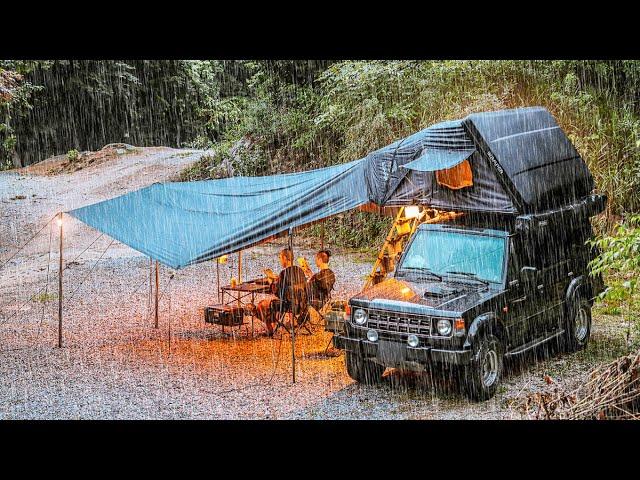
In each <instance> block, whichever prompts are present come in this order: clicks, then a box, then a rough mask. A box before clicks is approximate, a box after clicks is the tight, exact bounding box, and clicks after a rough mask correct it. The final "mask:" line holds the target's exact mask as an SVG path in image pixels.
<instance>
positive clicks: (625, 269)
mask: <svg viewBox="0 0 640 480" xmlns="http://www.w3.org/2000/svg"><path fill="white" fill-rule="evenodd" d="M591 244H592V245H594V246H596V247H597V248H599V249H600V251H601V253H600V254H599V255H598V256H597V257H596V258H595V259H594V260H593V261H592V262H591V264H590V267H591V271H592V274H593V275H596V274H604V275H607V276H608V278H609V279H610V281H609V283H610V286H609V287H608V288H607V289H606V290H605V291H604V292H603V293H602V294H601V298H602V299H603V300H605V301H607V302H611V303H614V304H618V305H624V306H625V307H626V308H621V309H620V312H621V313H623V314H626V315H627V320H628V324H629V329H628V331H627V341H628V342H629V341H630V334H631V326H632V325H635V326H636V328H639V327H640V317H639V316H638V309H637V308H632V305H633V304H634V303H635V302H636V301H637V299H636V297H635V294H636V292H637V289H638V274H639V272H640V215H635V216H632V217H630V218H629V219H628V220H627V221H626V222H624V223H622V224H620V225H618V226H617V227H616V228H615V230H614V232H613V234H611V235H603V236H601V237H599V238H597V239H596V240H594V241H592V242H591ZM636 307H637V305H636Z"/></svg>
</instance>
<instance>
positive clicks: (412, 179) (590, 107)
mask: <svg viewBox="0 0 640 480" xmlns="http://www.w3.org/2000/svg"><path fill="white" fill-rule="evenodd" d="M639 78H640V63H639V62H636V61H346V60H343V61H328V60H327V61H320V60H313V61H302V60H295V61H294V60H253V61H241V60H235V61H234V60H224V61H223V60H139V61H138V60H126V61H124V60H123V61H115V60H95V61H93V60H92V61H89V60H47V61H35V60H29V61H27V60H20V61H19V60H2V61H0V206H1V207H0V215H1V217H2V218H1V222H0V273H1V275H0V419H610V418H616V419H619V418H624V419H637V418H640V375H639V373H640V340H639V338H640V337H639V336H638V334H639V330H638V329H639V327H640V318H639V317H638V308H639V306H640V303H639V298H640V297H639V295H640V294H639V293H638V291H637V289H636V282H637V278H638V271H639V270H640V214H639V213H638V212H640V193H639V192H640V117H639V114H640V112H639V111H638V107H637V96H638V92H639V91H640V89H639V88H638V86H639V85H638V81H639V80H637V79H639Z"/></svg>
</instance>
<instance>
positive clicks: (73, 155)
mask: <svg viewBox="0 0 640 480" xmlns="http://www.w3.org/2000/svg"><path fill="white" fill-rule="evenodd" d="M79 158H80V152H78V150H76V149H75V148H74V149H72V150H69V151H68V152H67V160H69V161H70V162H76V161H78V159H79Z"/></svg>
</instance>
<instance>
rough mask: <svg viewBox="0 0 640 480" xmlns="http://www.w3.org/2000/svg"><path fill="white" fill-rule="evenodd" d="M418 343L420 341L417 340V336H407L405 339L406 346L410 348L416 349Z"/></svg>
mask: <svg viewBox="0 0 640 480" xmlns="http://www.w3.org/2000/svg"><path fill="white" fill-rule="evenodd" d="M419 343H420V340H419V339H418V336H417V335H409V336H408V337H407V344H408V345H409V346H410V347H411V348H416V347H417V346H418V344H419Z"/></svg>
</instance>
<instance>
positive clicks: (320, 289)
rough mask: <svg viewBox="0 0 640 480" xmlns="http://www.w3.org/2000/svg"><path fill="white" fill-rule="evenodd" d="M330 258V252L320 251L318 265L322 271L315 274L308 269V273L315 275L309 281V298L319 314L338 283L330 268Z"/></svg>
mask: <svg viewBox="0 0 640 480" xmlns="http://www.w3.org/2000/svg"><path fill="white" fill-rule="evenodd" d="M330 257H331V253H330V252H329V251H328V250H320V251H319V252H318V253H316V265H317V266H318V268H319V269H320V271H319V272H318V273H315V274H313V272H312V271H311V269H310V268H308V267H307V272H306V273H307V274H308V275H309V274H313V275H311V278H309V280H308V281H307V298H308V301H309V305H310V306H312V307H313V308H314V309H315V310H316V311H318V312H319V311H320V309H321V308H322V307H323V306H324V304H325V303H327V300H329V294H330V293H331V290H333V284H334V283H335V282H336V276H335V274H334V273H333V272H332V271H331V269H330V268H329V258H330Z"/></svg>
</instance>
